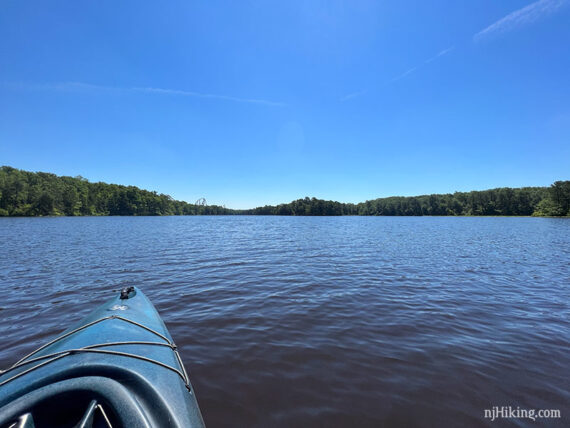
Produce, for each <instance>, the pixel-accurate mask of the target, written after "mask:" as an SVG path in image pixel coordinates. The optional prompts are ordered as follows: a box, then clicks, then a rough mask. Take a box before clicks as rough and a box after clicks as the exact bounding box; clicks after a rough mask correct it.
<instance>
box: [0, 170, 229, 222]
mask: <svg viewBox="0 0 570 428" xmlns="http://www.w3.org/2000/svg"><path fill="white" fill-rule="evenodd" d="M233 213H234V211H233V210H230V209H227V208H225V207H220V206H216V205H210V206H208V205H195V204H189V203H187V202H183V201H176V200H174V199H172V198H171V197H170V196H168V195H164V194H158V193H157V192H149V191H148V190H142V189H139V188H138V187H135V186H121V185H117V184H107V183H90V182H89V181H88V180H86V179H85V178H82V177H59V176H57V175H55V174H50V173H46V172H28V171H22V170H18V169H15V168H11V167H9V166H3V167H1V168H0V216H57V215H64V216H85V215H135V216H157V215H201V214H206V215H218V214H233Z"/></svg>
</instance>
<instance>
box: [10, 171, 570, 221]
mask: <svg viewBox="0 0 570 428" xmlns="http://www.w3.org/2000/svg"><path fill="white" fill-rule="evenodd" d="M230 214H242V215H294V216H299V215H301V216H323V215H328V216H341V215H362V216H424V215H436V216H482V215H483V216H485V215H487V216H530V215H534V216H570V181H556V182H555V183H553V184H552V185H551V186H550V187H523V188H517V189H513V188H509V187H502V188H498V189H490V190H483V191H472V192H455V193H453V194H434V195H422V196H410V197H403V196H394V197H388V198H379V199H374V200H370V201H366V202H361V203H358V204H345V203H341V202H336V201H325V200H322V199H316V198H308V197H306V198H304V199H298V200H296V201H293V202H290V203H288V204H280V205H277V206H271V205H268V206H264V207H258V208H254V209H250V210H232V209H229V208H225V207H220V206H216V205H210V206H208V205H203V204H189V203H187V202H184V201H177V200H174V199H172V198H171V197H170V196H168V195H164V194H158V193H156V192H150V191H147V190H142V189H139V188H138V187H134V186H122V185H117V184H106V183H91V182H89V181H88V180H86V179H84V178H82V177H59V176H56V175H55V174H50V173H45V172H28V171H22V170H18V169H15V168H11V167H8V166H3V167H1V168H0V216H54V215H65V216H83V215H140V216H145V215H230Z"/></svg>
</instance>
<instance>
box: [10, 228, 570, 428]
mask: <svg viewBox="0 0 570 428" xmlns="http://www.w3.org/2000/svg"><path fill="white" fill-rule="evenodd" d="M0 238H1V240H2V245H1V247H0V287H1V288H0V289H1V291H2V298H1V301H0V337H1V342H0V343H1V346H0V366H2V367H5V366H7V365H9V364H10V363H12V362H14V361H15V360H16V359H17V358H18V356H22V355H23V354H24V353H27V352H28V351H31V350H33V349H34V348H36V347H37V346H39V345H41V344H43V343H44V342H45V341H47V339H48V338H49V337H50V336H52V335H55V334H57V333H58V332H60V331H61V330H63V329H64V328H66V327H67V325H68V323H70V322H72V321H77V320H79V319H80V318H81V317H82V316H84V315H86V314H88V313H89V312H90V311H91V310H92V309H93V308H94V307H96V306H97V305H98V304H99V303H102V302H103V301H104V300H105V299H107V298H109V297H110V296H112V290H116V289H118V288H120V287H121V286H125V285H130V284H134V285H138V286H139V287H141V288H142V289H143V290H144V292H145V293H146V294H147V295H148V296H149V297H150V299H151V300H152V301H153V303H154V304H155V305H156V307H157V309H158V310H159V312H160V313H161V315H162V317H163V319H164V320H165V322H166V324H167V326H168V327H169V330H170V332H171V334H172V336H173V337H174V340H175V341H176V342H177V344H178V345H179V347H180V348H181V353H182V357H183V360H184V362H185V364H186V367H187V369H188V371H189V373H190V376H191V379H192V383H193V385H194V388H195V390H196V394H197V397H198V401H199V404H200V406H201V409H202V413H203V416H204V419H205V421H206V423H207V424H208V425H209V426H347V427H348V426H382V425H385V426H481V425H485V424H488V425H489V426H496V425H498V424H500V423H501V422H494V423H491V422H490V421H489V420H485V419H484V417H483V416H484V409H488V408H491V407H492V406H508V405H510V406H512V407H515V408H516V407H517V406H519V407H520V408H525V409H527V408H534V409H560V410H561V412H562V417H563V419H562V420H558V421H555V420H549V421H537V422H536V423H535V424H534V425H537V426H538V425H544V424H547V425H549V426H551V425H558V426H563V425H565V424H566V426H568V425H567V423H568V414H569V412H570V409H569V404H568V403H570V380H569V379H570V352H569V351H570V346H569V345H570V310H569V302H570V288H569V281H570V280H569V278H570V220H565V219H535V218H447V217H444V218H429V217H421V218H390V217H321V218H314V217H156V218H151V217H142V218H140V217H139V218H136V217H123V218H120V217H101V218H95V217H92V218H31V219H0ZM503 422H505V421H503ZM510 423H512V424H513V426H517V425H518V426H526V425H528V423H529V421H528V420H526V421H525V420H511V421H510Z"/></svg>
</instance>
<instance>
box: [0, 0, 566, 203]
mask: <svg viewBox="0 0 570 428" xmlns="http://www.w3.org/2000/svg"><path fill="white" fill-rule="evenodd" d="M569 3H570V0H541V1H536V2H533V1H524V0H510V1H508V0H501V1H497V0H473V1H457V0H448V1H438V0H433V1H425V0H416V1H402V0H398V1H395V0H394V1H359V0H358V1H355V0H348V1H332V0H331V1H308V0H303V1H291V0H287V1H281V2H269V1H211V0H208V1H179V2H175V1H172V2H158V3H157V2H146V1H133V2H126V1H120V2H118V1H96V2H94V1H77V0H73V1H66V2H64V1H50V2H47V1H42V2H24V1H20V0H16V1H3V2H2V3H1V5H0V164H2V165H10V166H13V167H16V168H20V169H26V170H32V171H48V172H54V173H56V174H60V175H71V176H76V175H82V176H84V177H86V178H88V179H89V180H90V181H105V182H112V183H119V184H132V185H136V186H139V187H142V188H146V189H150V190H156V191H158V192H163V193H167V194H170V195H172V196H173V197H175V198H176V199H182V200H186V201H189V202H194V201H195V200H196V199H198V198H200V197H205V198H206V199H207V201H208V203H210V204H214V203H216V204H225V205H226V206H228V207H232V208H248V207H253V206H258V205H264V204H276V203H281V202H289V201H291V200H293V199H297V198H300V197H304V196H315V197H318V198H324V199H333V200H338V201H343V202H359V201H364V200H367V199H373V198H376V197H383V196H389V195H417V194H426V193H444V192H453V191H456V190H458V191H468V190H477V189H486V188H492V187H501V186H511V187H519V186H532V185H540V186H543V185H549V184H551V183H552V182H553V181H554V180H557V179H570V4H569Z"/></svg>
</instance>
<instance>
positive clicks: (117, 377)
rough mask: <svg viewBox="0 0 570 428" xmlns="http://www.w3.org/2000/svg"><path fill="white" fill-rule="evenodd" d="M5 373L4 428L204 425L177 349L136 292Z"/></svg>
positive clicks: (1, 390)
mask: <svg viewBox="0 0 570 428" xmlns="http://www.w3.org/2000/svg"><path fill="white" fill-rule="evenodd" d="M0 373H1V374H0V427H4V426H9V427H18V428H28V427H36V428H42V427H80V428H96V427H105V428H108V427H112V428H115V427H149V428H150V427H177V428H178V427H180V428H182V427H203V426H204V421H203V420H202V415H201V414H200V409H199V408H198V403H197V401H196V397H195V395H194V391H193V389H192V385H191V384H190V380H189V379H188V374H187V373H186V370H185V369H184V365H183V364H182V360H181V359H180V355H179V353H178V350H177V348H176V345H175V344H174V342H173V341H172V338H171V336H170V334H169V333H168V330H167V329H166V326H165V325H164V323H163V321H162V320H161V318H160V316H159V315H158V312H157V311H156V309H155V308H154V306H153V305H152V303H151V302H150V301H149V300H148V299H147V297H146V296H145V295H144V294H143V293H142V292H141V291H140V290H139V289H137V288H135V287H127V288H124V289H123V290H122V291H121V293H120V295H119V296H117V297H115V298H113V299H111V300H109V301H108V302H107V303H105V304H104V305H102V306H101V307H99V308H98V309H96V310H95V311H93V312H92V313H91V314H90V315H89V316H88V317H87V318H85V319H84V320H83V321H81V322H80V323H79V324H77V325H75V326H73V327H71V328H70V329H68V330H66V331H65V332H64V333H63V334H61V335H60V336H58V337H57V338H55V339H54V340H52V341H50V342H48V343H47V344H45V345H44V346H42V347H40V348H39V349H37V350H36V351H34V352H32V353H31V354H28V355H26V356H25V357H24V358H22V359H21V360H19V361H18V362H17V363H16V364H14V365H13V366H12V367H10V368H9V369H8V370H6V371H4V372H0Z"/></svg>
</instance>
